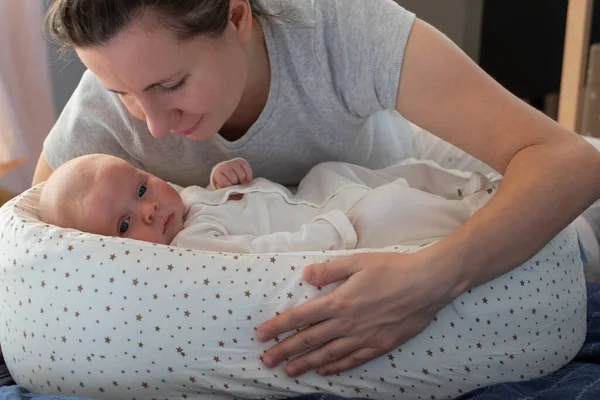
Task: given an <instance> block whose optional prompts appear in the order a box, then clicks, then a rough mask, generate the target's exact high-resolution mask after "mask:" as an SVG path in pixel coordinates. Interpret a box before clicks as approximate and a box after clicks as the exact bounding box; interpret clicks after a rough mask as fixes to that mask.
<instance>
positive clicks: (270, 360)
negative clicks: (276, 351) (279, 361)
mask: <svg viewBox="0 0 600 400" xmlns="http://www.w3.org/2000/svg"><path fill="white" fill-rule="evenodd" d="M263 364H265V365H266V366H267V367H270V366H271V364H273V358H272V357H271V356H264V357H263Z"/></svg>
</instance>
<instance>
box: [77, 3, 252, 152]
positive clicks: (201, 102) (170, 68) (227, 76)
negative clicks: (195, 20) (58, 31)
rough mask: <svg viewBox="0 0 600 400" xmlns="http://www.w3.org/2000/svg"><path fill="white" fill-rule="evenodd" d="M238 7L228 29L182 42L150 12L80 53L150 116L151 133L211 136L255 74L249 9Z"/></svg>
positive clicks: (138, 111)
mask: <svg viewBox="0 0 600 400" xmlns="http://www.w3.org/2000/svg"><path fill="white" fill-rule="evenodd" d="M231 3H232V6H233V5H235V4H236V3H238V4H244V3H245V2H243V1H232V2H231ZM248 12H249V13H250V9H249V7H248ZM232 15H237V17H236V18H237V19H235V20H234V19H233V18H232V19H230V21H229V23H228V25H227V28H226V30H225V32H224V34H223V35H222V36H220V37H218V38H214V37H208V36H199V37H196V38H193V39H190V40H187V41H183V42H182V41H178V40H177V39H176V38H175V37H174V36H173V34H171V32H169V31H168V30H167V29H166V28H162V27H161V25H160V24H158V23H156V21H153V20H150V18H153V17H151V16H148V15H146V16H144V17H142V18H141V19H139V20H137V21H134V22H132V23H131V24H130V25H129V26H128V27H127V28H126V29H125V30H123V32H121V33H120V34H119V35H118V36H116V37H115V38H114V39H112V40H111V41H110V42H108V43H107V44H106V45H104V46H94V47H91V48H86V49H78V50H77V54H78V55H79V57H80V58H81V60H82V61H83V63H84V64H85V65H86V67H88V68H89V69H90V70H91V71H92V72H94V74H95V75H96V76H97V77H98V78H99V79H100V81H101V82H102V84H103V85H104V86H105V87H106V88H107V89H108V90H110V91H112V92H115V93H117V94H118V95H119V97H120V98H121V100H122V101H123V104H125V106H126V107H127V108H128V109H129V111H130V112H131V113H132V114H133V115H134V116H135V117H137V118H139V119H142V120H145V121H146V122H147V124H148V128H149V130H150V132H151V133H152V136H154V137H156V138H161V137H163V136H165V135H167V134H168V133H170V132H173V133H176V134H181V135H185V136H187V137H189V138H190V139H195V140H206V139H210V138H212V137H213V136H214V135H216V134H217V133H218V132H219V130H220V129H221V127H222V126H223V125H224V124H225V122H227V120H228V119H229V117H230V116H231V115H232V114H233V112H234V111H235V109H236V108H237V106H238V104H239V102H240V99H241V96H242V93H243V91H244V88H245V85H246V80H247V75H248V57H247V42H248V40H249V39H248V37H249V34H248V32H247V30H248V29H251V25H252V24H251V22H250V27H248V26H247V25H245V24H244V23H245V22H247V19H248V16H247V15H246V16H244V15H242V16H240V15H239V13H237V14H232ZM154 18H156V17H154ZM240 18H242V19H241V20H240ZM243 18H246V20H244V19H243ZM250 21H251V14H250Z"/></svg>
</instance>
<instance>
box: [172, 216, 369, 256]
mask: <svg viewBox="0 0 600 400" xmlns="http://www.w3.org/2000/svg"><path fill="white" fill-rule="evenodd" d="M356 242H357V237H356V232H355V231H354V227H353V226H352V224H351V223H350V221H349V220H348V218H347V217H346V215H345V214H344V213H343V212H341V211H339V210H333V211H331V212H329V213H327V214H324V215H322V216H320V217H317V218H316V219H315V220H314V221H312V222H311V223H309V224H305V225H303V226H302V227H301V228H300V230H299V231H297V232H274V233H270V234H266V235H230V234H229V233H228V232H227V229H226V228H225V227H224V226H223V225H222V224H220V223H219V222H217V221H215V220H212V219H206V220H205V221H203V222H197V223H195V224H194V225H193V226H189V227H187V228H186V229H185V230H184V231H182V232H181V233H180V234H179V235H178V236H177V237H176V238H175V240H174V241H173V243H171V245H172V246H178V247H184V248H187V249H195V250H204V251H214V252H227V253H285V252H296V251H324V250H350V249H353V248H355V247H356Z"/></svg>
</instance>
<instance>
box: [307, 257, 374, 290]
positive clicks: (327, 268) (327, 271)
mask: <svg viewBox="0 0 600 400" xmlns="http://www.w3.org/2000/svg"><path fill="white" fill-rule="evenodd" d="M362 259H363V257H361V255H360V254H357V255H353V256H348V257H343V258H339V259H337V260H333V261H329V262H325V263H319V264H312V265H307V266H306V267H304V270H303V272H302V274H303V278H304V280H305V281H306V282H308V283H309V284H311V285H313V286H325V285H329V284H331V283H334V282H339V281H342V280H344V279H348V278H349V277H350V276H352V275H354V274H355V273H357V272H358V271H360V270H361V269H362V268H364V265H362V261H364V260H362Z"/></svg>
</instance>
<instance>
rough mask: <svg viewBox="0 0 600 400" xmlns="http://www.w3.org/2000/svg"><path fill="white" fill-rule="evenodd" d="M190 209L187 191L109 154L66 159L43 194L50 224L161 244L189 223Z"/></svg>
mask: <svg viewBox="0 0 600 400" xmlns="http://www.w3.org/2000/svg"><path fill="white" fill-rule="evenodd" d="M184 213H185V210H184V205H183V201H182V199H181V196H180V195H179V193H177V191H176V190H175V189H174V188H173V187H171V186H170V185H169V184H167V183H166V182H165V181H163V180H161V179H159V178H157V177H155V176H154V175H150V174H148V173H146V172H144V171H141V170H139V169H137V168H135V167H134V166H133V165H131V164H129V163H128V162H126V161H123V160H121V159H119V158H116V157H112V156H108V155H104V154H92V155H87V156H82V157H78V158H75V159H73V160H70V161H68V162H66V163H65V164H63V165H62V166H60V167H59V168H57V169H56V171H55V172H54V173H53V174H52V175H51V176H50V178H49V179H48V181H47V182H46V183H45V184H44V187H43V189H42V193H41V196H40V217H41V219H42V221H44V222H46V223H48V224H52V225H56V226H60V227H63V228H71V229H77V230H80V231H83V232H89V233H95V234H98V235H105V236H118V237H123V238H129V239H137V240H143V241H146V242H152V243H158V244H169V243H171V241H172V240H173V239H174V238H175V236H176V235H177V234H178V233H179V232H180V231H181V230H182V229H183V218H184Z"/></svg>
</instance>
